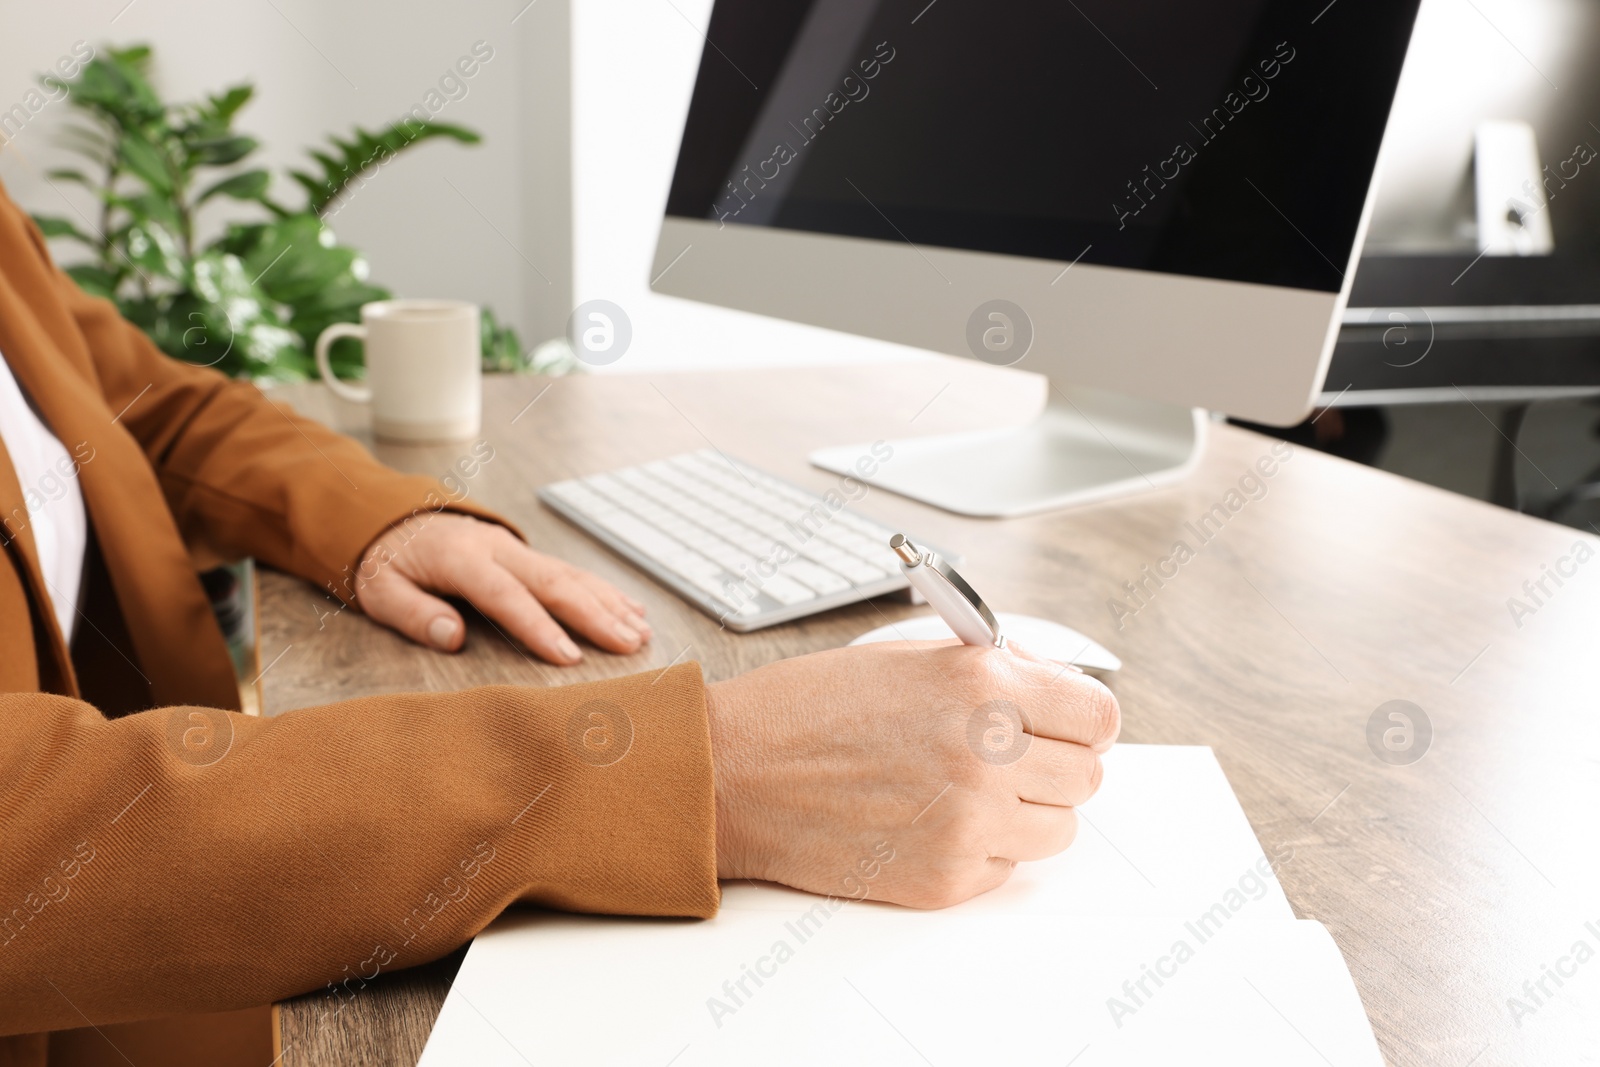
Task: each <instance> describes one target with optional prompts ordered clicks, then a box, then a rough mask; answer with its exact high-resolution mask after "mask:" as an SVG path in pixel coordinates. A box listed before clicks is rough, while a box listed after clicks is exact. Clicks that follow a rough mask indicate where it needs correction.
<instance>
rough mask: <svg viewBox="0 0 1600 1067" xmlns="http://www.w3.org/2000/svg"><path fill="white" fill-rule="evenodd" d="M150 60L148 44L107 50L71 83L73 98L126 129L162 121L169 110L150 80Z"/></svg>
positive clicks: (75, 102) (77, 102) (138, 127)
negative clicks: (148, 76)
mask: <svg viewBox="0 0 1600 1067" xmlns="http://www.w3.org/2000/svg"><path fill="white" fill-rule="evenodd" d="M149 59H150V49H149V48H148V47H146V46H144V45H136V46H134V47H132V48H124V49H115V48H109V49H106V50H105V52H104V53H103V54H102V55H100V56H97V57H95V58H94V59H93V60H91V61H90V62H89V63H88V64H87V65H86V66H85V67H84V68H83V70H82V71H81V72H80V73H79V75H78V78H77V80H76V81H75V82H72V83H71V86H72V89H71V96H70V97H69V99H70V100H71V101H72V103H73V105H74V106H76V107H79V108H83V109H85V110H89V111H94V112H96V113H98V114H99V115H101V117H103V118H104V119H106V120H107V121H109V122H111V123H113V124H114V125H116V126H119V127H121V128H122V129H125V130H131V129H142V128H144V127H146V126H148V125H150V124H151V123H154V122H158V121H160V119H161V118H162V116H163V115H165V113H166V108H165V106H164V105H163V104H162V103H161V99H160V97H158V96H157V95H156V92H155V90H154V89H153V88H151V86H150V82H149V79H148V78H147V77H146V69H147V67H148V64H149Z"/></svg>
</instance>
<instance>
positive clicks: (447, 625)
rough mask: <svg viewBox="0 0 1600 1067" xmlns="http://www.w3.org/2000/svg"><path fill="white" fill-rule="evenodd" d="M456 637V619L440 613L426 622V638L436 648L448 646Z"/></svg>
mask: <svg viewBox="0 0 1600 1067" xmlns="http://www.w3.org/2000/svg"><path fill="white" fill-rule="evenodd" d="M455 639H456V620H454V619H452V618H451V617H450V616H448V615H440V616H439V617H438V618H436V619H434V620H433V621H432V622H430V623H429V624H428V640H429V641H432V642H433V644H434V646H435V647H436V648H449V647H450V646H451V644H452V643H454V641H455Z"/></svg>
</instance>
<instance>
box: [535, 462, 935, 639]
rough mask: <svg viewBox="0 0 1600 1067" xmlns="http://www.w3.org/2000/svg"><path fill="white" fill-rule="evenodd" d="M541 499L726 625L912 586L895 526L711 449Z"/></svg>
mask: <svg viewBox="0 0 1600 1067" xmlns="http://www.w3.org/2000/svg"><path fill="white" fill-rule="evenodd" d="M539 498H540V499H541V500H543V501H544V502H545V504H547V505H548V506H550V507H551V508H554V509H555V510H556V511H558V512H560V513H561V514H562V515H564V516H565V517H566V518H568V519H570V520H571V521H572V522H573V523H575V524H576V525H578V526H579V527H581V528H582V529H584V530H585V531H587V532H588V533H590V534H592V535H593V536H594V537H596V538H598V539H599V540H601V541H603V542H605V543H606V544H607V545H609V546H610V547H611V548H613V549H615V550H616V551H617V552H619V553H621V554H622V555H623V556H625V557H626V558H627V559H629V560H631V561H632V562H633V563H635V564H637V565H638V566H639V567H641V568H643V569H644V570H646V571H648V572H649V573H650V574H651V575H652V576H653V577H655V578H656V579H657V580H658V581H660V582H662V583H663V584H665V585H667V586H668V587H670V588H671V589H672V590H673V591H674V592H676V593H677V594H678V595H679V596H681V597H683V598H684V599H685V600H687V601H689V602H690V603H691V604H694V605H695V606H696V607H698V608H700V609H701V610H702V611H704V612H706V613H707V614H708V615H711V616H712V617H713V618H716V619H718V620H720V621H722V622H723V623H724V624H725V625H726V626H727V627H728V628H729V629H731V630H738V631H741V632H744V631H749V630H758V629H760V628H761V627H763V626H771V625H773V624H774V623H779V622H787V621H789V620H791V619H797V618H800V617H802V616H805V615H811V614H814V613H815V612H819V611H825V610H827V609H828V608H836V607H839V606H841V605H844V604H851V603H854V602H856V601H858V600H865V599H867V598H868V597H874V596H881V595H882V594H884V593H892V592H896V591H898V590H904V589H906V588H908V583H907V582H906V580H905V578H904V577H903V576H902V575H901V573H900V568H899V566H898V564H897V563H896V560H895V555H894V553H893V552H892V551H890V549H889V538H890V536H891V535H893V534H894V533H895V532H896V531H894V530H892V529H890V528H889V527H887V526H882V525H879V524H878V523H875V522H872V521H870V520H868V519H863V518H862V517H861V516H859V515H857V514H855V513H854V512H852V511H851V510H850V508H849V506H848V505H845V506H842V507H839V506H830V504H829V502H828V501H827V500H825V499H824V498H822V497H820V496H817V495H816V494H815V493H808V492H806V491H805V490H803V489H799V488H797V487H795V486H793V485H790V484H789V483H788V482H785V481H782V480H780V479H777V478H774V477H772V476H771V475H770V474H764V473H762V472H761V471H758V470H756V469H755V468H753V467H749V466H746V465H745V464H743V463H738V462H735V461H732V460H729V459H726V458H724V457H723V456H722V455H721V454H720V453H718V452H716V451H713V450H711V449H707V450H705V451H702V452H688V453H685V454H684V455H681V456H674V457H672V458H671V459H663V460H659V461H657V462H655V463H646V464H644V465H643V466H639V467H628V468H626V469H624V470H618V471H611V472H610V473H608V474H596V475H592V476H591V477H588V478H574V479H572V480H571V481H565V482H556V483H555V484H554V485H547V486H545V487H544V488H543V489H541V490H539ZM841 499H842V498H841Z"/></svg>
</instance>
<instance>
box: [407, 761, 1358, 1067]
mask: <svg viewBox="0 0 1600 1067" xmlns="http://www.w3.org/2000/svg"><path fill="white" fill-rule="evenodd" d="M1080 814H1081V816H1082V827H1081V829H1080V832H1079V836H1078V840H1077V841H1076V842H1075V843H1074V844H1073V846H1072V848H1070V849H1069V850H1068V851H1067V852H1066V853H1064V854H1063V855H1061V856H1059V857H1056V858H1055V859H1052V860H1047V861H1044V862H1041V863H1033V864H1023V865H1021V866H1020V867H1019V868H1018V870H1017V872H1016V874H1015V875H1014V876H1013V878H1012V880H1011V882H1010V883H1008V884H1007V885H1006V886H1005V887H1003V888H1001V889H999V890H996V891H995V892H993V893H989V894H986V895H985V896H983V897H979V898H977V899H976V900H973V901H969V902H967V903H966V904H963V905H960V906H958V907H956V908H951V909H947V910H945V911H941V912H914V911H909V910H907V909H902V908H896V907H893V906H891V905H883V904H877V903H872V902H854V901H846V900H843V899H831V900H830V899H827V898H822V897H816V896H812V895H809V894H804V893H797V892H794V891H791V890H787V889H784V888H782V887H777V886H769V885H751V884H732V885H728V886H726V887H725V889H724V898H723V909H722V913H721V914H720V915H719V916H718V917H717V918H716V919H714V920H712V921H710V922H691V921H660V920H635V919H611V918H598V917H587V916H572V915H552V914H546V913H539V912H528V911H522V912H512V913H508V914H507V916H506V917H504V918H502V919H500V920H499V921H498V922H496V923H495V924H494V925H492V926H491V927H490V928H489V930H488V931H486V932H485V933H484V934H483V935H480V936H479V938H478V939H477V941H476V942H475V943H474V944H473V947H472V949H471V951H470V952H469V953H468V954H467V958H466V961H465V963H464V964H463V965H462V968H461V971H460V973H459V974H458V975H457V978H456V982H455V985H454V987H453V988H452V990H451V993H450V996H449V998H448V999H447V1000H446V1002H445V1007H444V1010H443V1012H442V1013H441V1014H440V1017H439V1021H438V1023H437V1024H436V1025H435V1027H434V1031H433V1035H432V1037H431V1038H430V1039H429V1043H428V1047H427V1050H426V1051H425V1053H424V1055H423V1058H422V1067H445V1065H447V1064H455V1063H474V1064H479V1063H482V1064H499V1063H505V1064H525V1063H529V1062H532V1063H583V1064H610V1063H617V1064H623V1063H627V1064H639V1063H643V1064H651V1063H660V1064H662V1065H663V1067H665V1065H666V1064H667V1063H669V1062H671V1063H672V1064H674V1067H688V1065H691V1064H746V1063H763V1064H768V1063H771V1064H785V1063H795V1064H802V1063H805V1064H811V1063H820V1062H843V1063H856V1062H869V1061H870V1062H872V1063H874V1064H875V1065H876V1064H894V1063H913V1064H921V1065H924V1067H925V1065H926V1064H927V1063H933V1064H937V1065H940V1067H943V1065H945V1064H968V1063H980V1062H996V1063H999V1062H1004V1063H1012V1062H1015V1063H1050V1064H1055V1065H1060V1064H1063V1063H1067V1062H1069V1061H1070V1062H1074V1063H1075V1064H1076V1065H1077V1067H1096V1065H1103V1064H1117V1063H1129V1064H1132V1063H1176V1062H1183V1063H1196V1064H1199V1063H1213V1062H1215V1063H1218V1064H1221V1063H1227V1064H1231V1065H1232V1064H1255V1063H1259V1064H1273V1065H1280V1064H1282V1065H1291V1064H1299V1063H1308V1064H1322V1063H1324V1062H1325V1059H1326V1061H1327V1062H1332V1063H1334V1064H1337V1065H1339V1067H1345V1065H1346V1064H1350V1065H1358V1064H1359V1065H1368V1064H1373V1065H1377V1064H1381V1063H1382V1059H1381V1057H1380V1056H1379V1053H1378V1051H1377V1047H1376V1044H1375V1042H1374V1040H1373V1037H1372V1032H1371V1029H1370V1027H1369V1025H1368V1023H1367V1020H1366V1016H1365V1013H1364V1012H1363V1010H1362V1008H1361V1004H1360V1001H1359V998H1358V997H1357V995H1356V991H1355V988H1354V985H1353V984H1352V982H1351V980H1350V977H1349V974H1348V972H1347V971H1346V969H1345V967H1344V963H1343V960H1342V959H1341V958H1340V956H1339V952H1338V949H1337V947H1336V946H1335V945H1334V944H1333V941H1332V940H1331V938H1329V936H1328V934H1327V932H1326V931H1325V930H1323V928H1322V927H1321V925H1320V924H1317V923H1314V922H1300V921H1295V920H1294V919H1293V911H1292V909H1290V907H1289V904H1288V901H1287V899H1286V898H1285V897H1284V895H1283V891H1282V889H1281V887H1280V886H1279V885H1278V882H1277V879H1276V878H1275V877H1274V876H1273V875H1272V873H1271V871H1272V865H1273V864H1274V863H1279V864H1281V863H1282V862H1285V861H1287V860H1289V859H1291V857H1289V856H1288V855H1279V856H1274V857H1271V858H1270V860H1269V858H1268V857H1265V856H1263V854H1262V849H1261V846H1260V844H1259V843H1258V842H1257V841H1256V838H1255V835H1254V833H1253V832H1252V831H1251V829H1250V825H1249V822H1248V820H1246V818H1245V816H1244V812H1243V811H1242V809H1241V808H1240V807H1239V804H1238V801H1237V799H1236V798H1235V797H1234V795H1233V791H1232V789H1231V788H1230V787H1229V785H1228V782H1227V779H1226V777H1225V776H1224V775H1223V773H1222V769H1221V767H1220V766H1219V765H1218V764H1217V761H1216V758H1215V756H1214V755H1213V754H1212V752H1211V750H1210V749H1207V748H1194V747H1178V746H1157V745H1122V746H1118V747H1117V748H1115V749H1113V750H1112V752H1111V753H1110V754H1109V755H1108V756H1107V759H1106V775H1105V782H1104V785H1103V786H1102V788H1101V790H1100V793H1099V795H1098V796H1096V797H1095V798H1094V800H1093V801H1091V802H1090V803H1089V804H1088V805H1085V807H1084V809H1083V811H1082V812H1081V813H1080ZM890 844H891V846H892V842H891V843H890ZM845 891H846V890H845V889H844V888H843V887H841V890H840V892H841V893H844V892H845ZM674 1056H676V1057H677V1059H673V1057H674ZM1074 1056H1078V1057H1079V1058H1078V1059H1077V1060H1075V1061H1074V1060H1073V1057H1074Z"/></svg>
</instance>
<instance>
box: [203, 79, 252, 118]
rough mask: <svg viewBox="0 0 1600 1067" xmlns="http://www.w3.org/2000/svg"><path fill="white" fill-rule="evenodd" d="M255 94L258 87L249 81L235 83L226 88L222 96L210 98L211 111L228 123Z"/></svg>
mask: <svg viewBox="0 0 1600 1067" xmlns="http://www.w3.org/2000/svg"><path fill="white" fill-rule="evenodd" d="M255 94H256V87H255V86H254V85H251V84H250V83H249V82H244V83H242V84H239V85H235V86H233V87H232V88H230V89H228V90H226V91H225V92H224V93H223V94H222V95H221V96H213V97H210V98H209V99H210V102H211V109H210V110H211V113H212V114H213V115H215V116H216V117H217V118H218V119H219V120H221V121H222V122H223V124H225V125H226V124H228V123H230V122H232V121H233V116H234V115H236V114H238V113H239V109H240V108H242V107H244V106H245V105H246V104H248V103H249V102H250V98H251V97H253V96H255Z"/></svg>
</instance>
